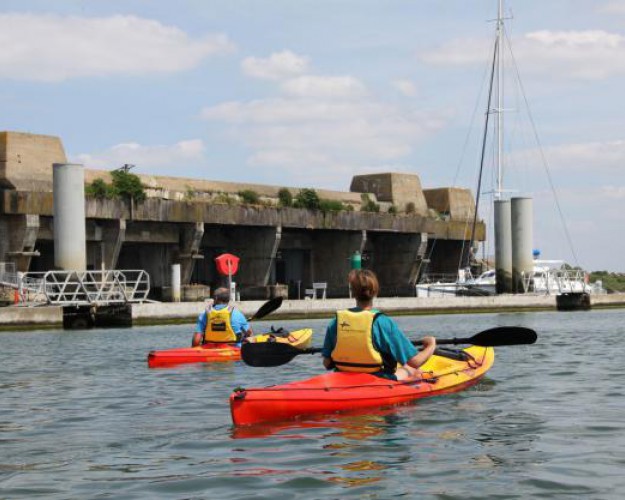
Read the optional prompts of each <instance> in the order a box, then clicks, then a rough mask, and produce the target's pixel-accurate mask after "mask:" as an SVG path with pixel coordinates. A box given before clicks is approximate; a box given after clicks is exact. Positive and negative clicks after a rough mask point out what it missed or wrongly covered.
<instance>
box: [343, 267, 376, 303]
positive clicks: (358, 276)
mask: <svg viewBox="0 0 625 500" xmlns="http://www.w3.org/2000/svg"><path fill="white" fill-rule="evenodd" d="M347 279H348V281H349V286H350V288H351V289H352V293H353V294H354V297H355V298H356V300H359V301H363V302H369V301H370V300H373V298H374V297H377V295H378V293H380V283H379V282H378V278H377V276H376V275H375V273H374V272H373V271H370V270H369V269H352V270H351V271H350V272H349V275H348V277H347Z"/></svg>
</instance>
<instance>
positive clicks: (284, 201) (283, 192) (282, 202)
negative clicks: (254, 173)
mask: <svg viewBox="0 0 625 500" xmlns="http://www.w3.org/2000/svg"><path fill="white" fill-rule="evenodd" d="M292 205H293V195H292V194H291V191H289V190H288V189H287V188H282V189H280V191H278V206H281V207H290V206H292Z"/></svg>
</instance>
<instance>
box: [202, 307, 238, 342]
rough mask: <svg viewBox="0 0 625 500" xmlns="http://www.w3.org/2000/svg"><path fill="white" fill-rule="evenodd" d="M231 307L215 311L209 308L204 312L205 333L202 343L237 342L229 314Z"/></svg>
mask: <svg viewBox="0 0 625 500" xmlns="http://www.w3.org/2000/svg"><path fill="white" fill-rule="evenodd" d="M232 309H234V308H233V307H232V306H228V307H224V308H223V309H219V310H217V309H215V308H214V307H212V306H209V308H207V310H206V331H205V332H204V342H237V340H238V339H237V334H236V333H235V332H234V330H233V329H232V323H231V321H230V314H231V313H232Z"/></svg>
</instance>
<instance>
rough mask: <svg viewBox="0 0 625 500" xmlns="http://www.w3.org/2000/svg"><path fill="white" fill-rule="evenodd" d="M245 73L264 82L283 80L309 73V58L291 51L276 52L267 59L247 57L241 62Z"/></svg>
mask: <svg viewBox="0 0 625 500" xmlns="http://www.w3.org/2000/svg"><path fill="white" fill-rule="evenodd" d="M241 69H242V70H243V73H245V74H246V75H248V76H251V77H254V78H260V79H264V80H281V79H283V78H290V77H293V76H297V75H301V74H303V73H305V72H306V71H308V58H306V57H304V56H299V55H297V54H294V53H293V52H291V51H290V50H283V51H282V52H275V53H273V54H271V55H270V56H269V57H267V58H264V59H263V58H258V57H247V58H245V59H244V60H243V61H242V62H241Z"/></svg>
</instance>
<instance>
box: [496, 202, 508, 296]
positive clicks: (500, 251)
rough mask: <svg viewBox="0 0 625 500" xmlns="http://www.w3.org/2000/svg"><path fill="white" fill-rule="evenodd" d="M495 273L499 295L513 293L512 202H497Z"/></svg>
mask: <svg viewBox="0 0 625 500" xmlns="http://www.w3.org/2000/svg"><path fill="white" fill-rule="evenodd" d="M495 272H496V277H497V278H496V279H497V284H496V289H497V293H511V292H512V234H511V215H510V200H495Z"/></svg>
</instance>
